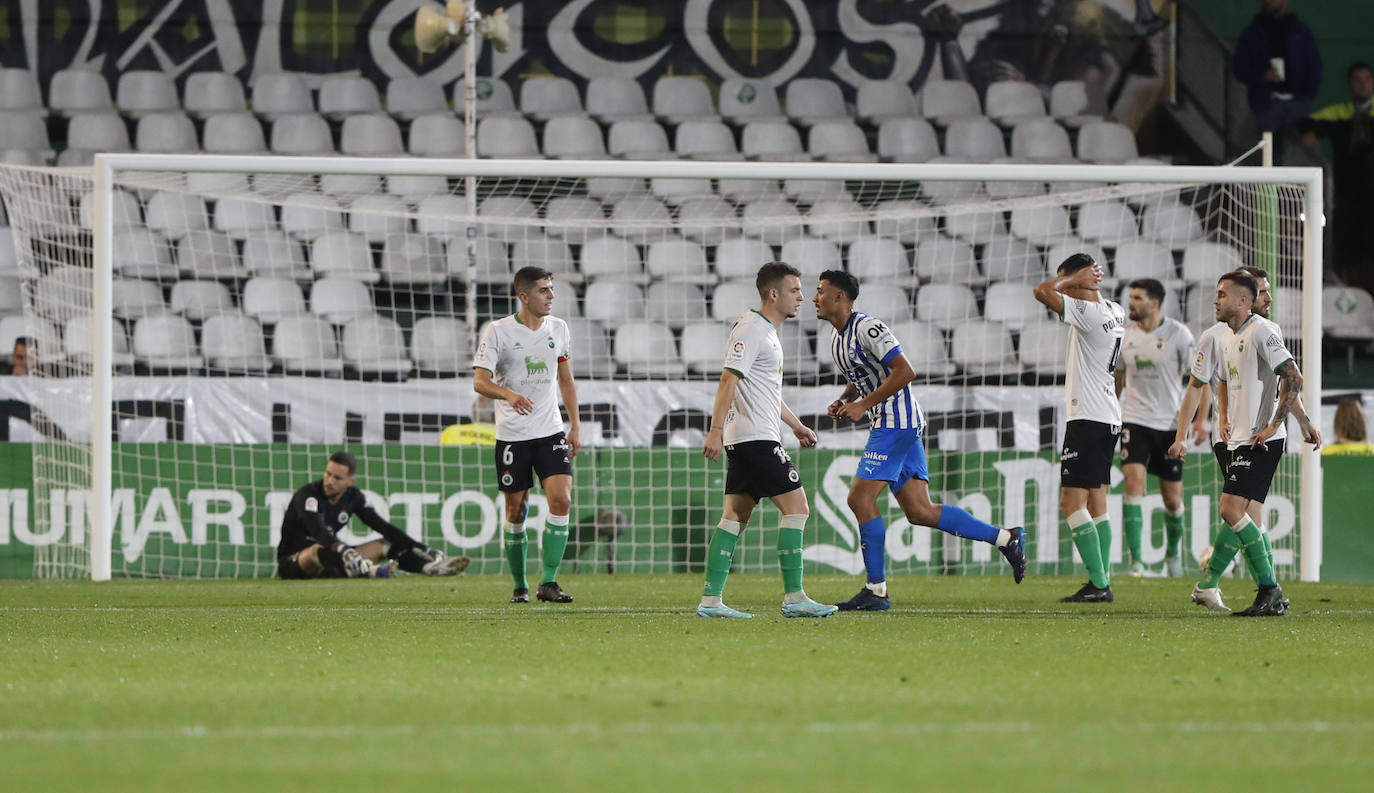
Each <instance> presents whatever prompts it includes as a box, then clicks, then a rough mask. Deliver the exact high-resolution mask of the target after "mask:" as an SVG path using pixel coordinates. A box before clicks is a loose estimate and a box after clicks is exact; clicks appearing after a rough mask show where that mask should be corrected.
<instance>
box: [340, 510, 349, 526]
mask: <svg viewBox="0 0 1374 793" xmlns="http://www.w3.org/2000/svg"><path fill="white" fill-rule="evenodd" d="M347 522H348V512H347V511H345V510H341V511H340V512H339V523H340V525H342V524H344V523H347Z"/></svg>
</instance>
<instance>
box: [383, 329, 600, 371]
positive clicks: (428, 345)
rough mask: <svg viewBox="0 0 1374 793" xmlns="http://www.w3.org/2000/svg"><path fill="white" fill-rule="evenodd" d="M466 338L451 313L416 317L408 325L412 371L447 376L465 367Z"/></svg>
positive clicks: (467, 364)
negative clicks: (413, 363) (412, 363)
mask: <svg viewBox="0 0 1374 793" xmlns="http://www.w3.org/2000/svg"><path fill="white" fill-rule="evenodd" d="M467 338H468V335H467V324H466V323H464V322H463V321H462V320H460V319H457V318H455V317H421V318H420V319H418V320H416V321H415V326H414V327H412V328H411V329H410V358H411V360H413V361H414V362H415V369H416V371H417V372H418V373H419V374H421V375H424V374H432V375H440V376H450V377H451V376H453V375H457V374H459V373H462V372H466V371H469V369H470V366H471V364H472V361H471V359H469V358H468V353H467V349H468V343H467ZM574 350H576V348H574ZM579 374H581V373H580V372H579Z"/></svg>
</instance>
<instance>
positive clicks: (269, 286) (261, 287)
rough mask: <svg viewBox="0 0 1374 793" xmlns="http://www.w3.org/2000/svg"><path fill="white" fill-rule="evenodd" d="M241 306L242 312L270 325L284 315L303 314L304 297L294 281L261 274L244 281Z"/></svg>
mask: <svg viewBox="0 0 1374 793" xmlns="http://www.w3.org/2000/svg"><path fill="white" fill-rule="evenodd" d="M241 306H242V308H243V313H245V314H247V315H249V316H251V317H257V318H258V320H260V321H261V322H262V323H263V324H265V325H271V324H273V323H276V322H279V321H281V320H282V319H285V318H286V317H295V316H300V315H302V314H304V313H305V298H304V297H303V296H302V295H301V290H300V287H298V286H296V283H295V281H293V280H291V279H288V278H276V277H271V276H263V277H260V278H250V279H248V281H247V282H245V283H244V285H243V300H242V303H241Z"/></svg>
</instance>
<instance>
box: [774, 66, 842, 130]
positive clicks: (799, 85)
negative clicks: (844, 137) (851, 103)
mask: <svg viewBox="0 0 1374 793" xmlns="http://www.w3.org/2000/svg"><path fill="white" fill-rule="evenodd" d="M786 103H787V116H788V118H790V119H792V120H793V121H795V122H796V123H798V124H801V125H802V126H811V125H813V124H817V123H820V122H822V121H848V120H850V115H849V112H848V111H847V110H846V109H845V105H844V95H843V94H841V93H840V86H839V84H837V83H835V82H834V81H832V80H824V79H820V78H815V77H797V78H793V79H792V80H791V81H790V82H788V83H787V99H786Z"/></svg>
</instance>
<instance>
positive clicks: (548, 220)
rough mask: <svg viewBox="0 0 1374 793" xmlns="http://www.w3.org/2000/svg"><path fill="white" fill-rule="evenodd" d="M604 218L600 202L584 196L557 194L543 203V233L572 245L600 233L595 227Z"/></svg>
mask: <svg viewBox="0 0 1374 793" xmlns="http://www.w3.org/2000/svg"><path fill="white" fill-rule="evenodd" d="M605 218H606V213H605V212H604V211H602V209H601V202H600V201H597V200H596V199H595V198H588V197H586V196H557V197H555V198H551V199H549V202H548V203H547V204H545V205H544V221H545V224H544V231H545V233H547V234H548V235H549V236H550V237H558V238H561V239H563V240H565V241H567V242H568V243H569V244H572V245H580V244H582V243H584V242H586V241H587V240H588V239H589V238H591V237H592V235H595V234H599V233H602V231H601V230H600V229H597V228H595V227H596V226H599V225H600V224H601V222H602V221H604V220H605Z"/></svg>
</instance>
